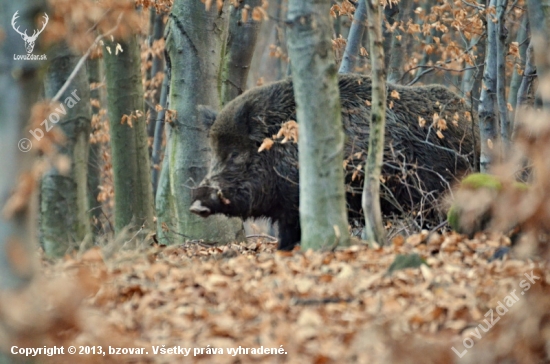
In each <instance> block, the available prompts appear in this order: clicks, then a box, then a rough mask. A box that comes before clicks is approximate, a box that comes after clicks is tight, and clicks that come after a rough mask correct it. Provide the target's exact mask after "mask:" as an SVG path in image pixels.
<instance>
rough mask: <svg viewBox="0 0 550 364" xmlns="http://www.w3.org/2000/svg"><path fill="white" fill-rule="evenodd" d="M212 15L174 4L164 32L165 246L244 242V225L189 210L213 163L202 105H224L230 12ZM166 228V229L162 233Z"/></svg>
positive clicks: (161, 204) (186, 0) (190, 4)
mask: <svg viewBox="0 0 550 364" xmlns="http://www.w3.org/2000/svg"><path fill="white" fill-rule="evenodd" d="M227 5H228V2H226V4H225V5H224V8H223V9H221V10H220V11H218V9H217V8H216V4H213V5H212V6H211V8H210V9H209V10H205V5H204V4H203V3H201V2H200V1H196V0H176V1H175V2H174V5H173V7H172V12H171V14H170V20H169V22H168V24H167V27H166V33H165V34H166V35H165V38H166V51H167V53H166V54H167V64H168V67H169V68H170V95H169V104H170V109H173V110H175V111H176V118H175V120H173V122H172V123H170V124H168V125H169V126H168V128H169V139H168V142H167V147H166V150H167V152H166V154H165V161H166V162H165V163H164V164H163V168H165V169H166V170H163V171H162V172H161V176H160V181H159V187H158V191H157V218H158V221H159V226H158V233H157V236H158V237H161V238H163V239H166V242H167V243H176V242H181V241H185V240H192V239H203V240H205V241H208V242H217V243H229V242H232V241H242V240H244V239H245V237H244V232H243V224H242V221H241V220H240V219H238V218H227V217H225V216H223V215H213V216H210V217H208V218H207V219H203V218H201V217H199V216H197V215H195V214H192V213H191V212H190V211H189V208H190V206H191V203H192V201H191V188H193V187H195V186H197V185H198V184H199V182H200V181H201V180H202V179H203V177H204V176H205V175H206V172H207V167H208V163H209V160H210V155H209V150H210V149H209V147H208V141H207V135H206V132H205V130H204V129H203V126H202V125H200V124H199V121H198V118H197V115H198V110H197V106H198V105H210V106H212V107H214V108H219V107H220V106H221V103H220V96H219V93H218V92H219V89H220V87H221V60H222V55H223V54H224V51H223V47H224V45H225V42H226V38H227V37H226V35H227V16H228V9H227ZM163 228H164V230H163Z"/></svg>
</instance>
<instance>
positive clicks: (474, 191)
mask: <svg viewBox="0 0 550 364" xmlns="http://www.w3.org/2000/svg"><path fill="white" fill-rule="evenodd" d="M528 190H529V186H528V185H527V184H525V183H521V182H512V183H509V182H506V181H504V180H503V179H501V178H499V177H497V176H493V175H489V174H482V173H474V174H471V175H469V176H467V177H466V178H464V179H463V180H462V181H461V183H460V185H459V186H458V188H457V189H456V190H455V191H454V201H453V202H452V204H451V206H450V208H449V210H448V212H447V222H448V223H449V226H450V227H451V228H452V229H453V230H455V231H456V232H458V233H461V234H466V235H470V236H473V235H474V234H475V233H477V232H480V231H483V230H486V229H487V228H488V227H489V225H490V224H491V222H492V219H493V215H494V214H493V208H494V206H495V203H496V202H497V201H499V199H501V198H502V197H503V196H504V195H505V194H506V193H516V192H522V193H523V192H526V191H528ZM512 227H513V226H512Z"/></svg>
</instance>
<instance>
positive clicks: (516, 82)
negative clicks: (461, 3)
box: [508, 14, 529, 129]
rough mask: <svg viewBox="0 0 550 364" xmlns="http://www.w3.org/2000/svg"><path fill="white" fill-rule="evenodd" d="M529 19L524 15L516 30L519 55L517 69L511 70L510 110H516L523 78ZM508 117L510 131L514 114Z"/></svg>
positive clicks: (511, 113) (509, 114)
mask: <svg viewBox="0 0 550 364" xmlns="http://www.w3.org/2000/svg"><path fill="white" fill-rule="evenodd" d="M528 19H529V17H528V16H527V14H524V16H523V20H522V21H521V25H520V27H519V30H518V34H517V37H516V42H517V43H518V44H519V55H520V58H521V59H520V60H519V64H518V67H519V69H513V70H512V79H511V80H510V91H509V92H508V103H509V104H510V105H511V106H512V110H513V111H515V110H516V106H517V100H518V90H519V88H520V86H521V81H522V79H523V77H522V76H521V75H520V74H519V72H518V71H519V70H520V69H523V71H524V72H525V57H526V55H527V47H528V46H529V42H528V41H527V39H528V37H529V21H528ZM508 117H509V119H510V124H512V129H514V128H515V127H514V121H515V118H514V112H510V113H508Z"/></svg>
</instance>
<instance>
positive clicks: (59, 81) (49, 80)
mask: <svg viewBox="0 0 550 364" xmlns="http://www.w3.org/2000/svg"><path fill="white" fill-rule="evenodd" d="M48 58H50V60H51V61H50V62H51V63H50V66H49V68H48V71H47V72H46V77H45V81H44V88H45V94H46V98H48V99H52V98H53V97H54V96H55V95H56V94H57V92H58V91H59V89H60V88H61V87H62V86H63V85H64V84H65V82H66V81H67V79H68V77H69V75H70V74H71V72H72V71H73V69H74V68H75V66H76V64H77V63H78V60H79V57H77V56H76V55H74V54H72V52H71V51H70V50H69V49H68V47H67V46H66V45H64V44H60V45H58V46H56V47H55V48H54V51H53V52H52V53H51V54H50V57H48ZM59 102H60V106H59V107H56V108H55V109H54V110H53V111H52V112H51V114H50V117H49V120H50V121H51V122H53V121H52V120H55V119H56V118H57V119H59V117H61V119H60V120H59V121H58V122H57V126H59V127H60V128H61V130H62V131H63V133H64V134H65V137H66V141H65V144H64V145H62V146H58V153H59V155H60V156H63V157H66V158H67V159H68V160H70V161H71V165H70V167H71V169H70V171H69V172H68V173H66V172H64V171H60V170H58V169H57V168H55V167H53V168H51V169H50V170H49V171H48V172H46V173H45V174H44V176H43V177H42V180H41V183H40V211H39V214H40V217H39V220H40V242H41V244H42V246H43V247H44V252H45V253H46V255H47V256H50V257H61V256H63V255H65V254H66V253H67V252H68V251H70V250H72V249H74V248H76V247H77V245H76V244H80V243H82V242H84V241H87V243H88V244H89V243H90V242H91V238H92V235H91V233H92V230H91V225H90V216H89V212H88V211H89V200H88V150H89V137H90V130H91V118H92V115H91V114H92V113H91V107H90V86H89V83H88V74H87V72H86V68H85V67H82V68H81V69H80V70H79V71H78V72H77V74H76V77H75V78H74V80H73V81H72V83H71V86H70V87H68V88H67V90H66V91H65V92H64V93H63V95H62V96H61V97H60V98H59ZM63 111H64V112H63ZM65 113H66V116H63V114H65ZM54 116H55V117H54Z"/></svg>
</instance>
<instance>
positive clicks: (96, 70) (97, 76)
mask: <svg viewBox="0 0 550 364" xmlns="http://www.w3.org/2000/svg"><path fill="white" fill-rule="evenodd" d="M101 63H102V62H101V59H99V58H94V59H88V60H87V62H86V65H87V69H88V81H89V83H90V86H91V85H92V84H94V88H90V100H96V101H97V102H101V101H100V99H101V92H100V90H101V89H102V88H99V87H98V86H97V84H99V83H100V82H101V80H102V77H101ZM104 96H105V95H104ZM99 110H100V108H99V107H98V106H97V105H96V106H94V105H93V103H92V117H95V118H99ZM92 128H93V126H92ZM102 164H103V161H102V158H101V144H100V143H95V144H90V150H89V153H88V201H89V203H88V205H89V208H90V217H91V218H92V219H93V220H94V223H92V232H93V233H94V234H97V233H99V230H100V219H101V215H102V211H101V210H102V206H101V202H99V201H98V200H97V197H98V196H99V193H100V192H101V190H100V189H99V186H100V184H101V166H102Z"/></svg>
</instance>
